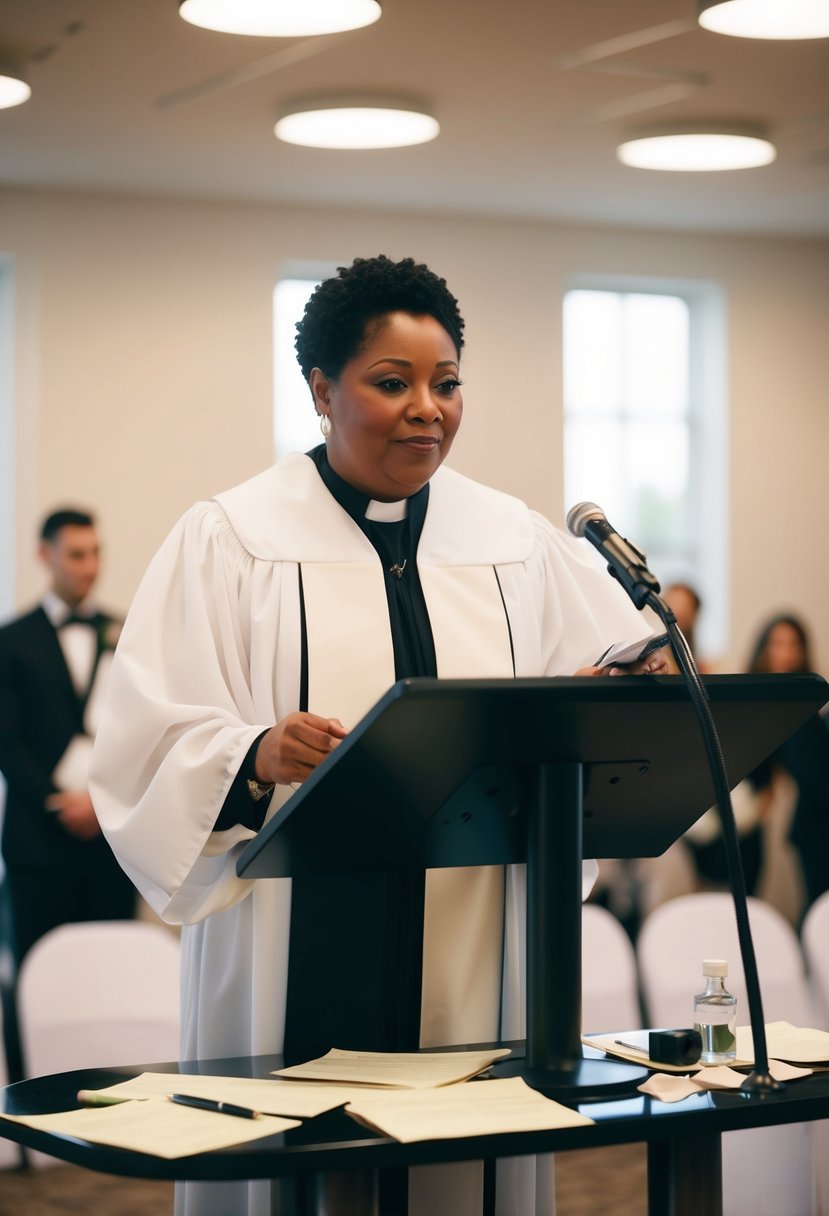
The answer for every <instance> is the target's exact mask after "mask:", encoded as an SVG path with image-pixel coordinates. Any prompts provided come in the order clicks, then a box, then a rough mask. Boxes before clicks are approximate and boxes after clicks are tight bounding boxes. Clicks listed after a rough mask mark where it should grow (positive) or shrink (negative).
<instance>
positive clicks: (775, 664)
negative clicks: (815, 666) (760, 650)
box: [766, 622, 806, 674]
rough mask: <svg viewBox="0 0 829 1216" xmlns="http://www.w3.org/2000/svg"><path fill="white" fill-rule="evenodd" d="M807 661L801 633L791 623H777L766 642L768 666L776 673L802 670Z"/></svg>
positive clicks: (768, 668)
mask: <svg viewBox="0 0 829 1216" xmlns="http://www.w3.org/2000/svg"><path fill="white" fill-rule="evenodd" d="M805 662H806V656H805V654H804V653H803V644H802V642H801V640H800V634H799V633H798V632H797V630H796V629H793V628H792V626H791V625H787V624H785V622H781V623H780V624H779V625H775V626H774V628H773V629H772V631H771V633H770V634H769V640H768V642H767V643H766V667H767V670H768V671H770V672H773V673H774V674H785V673H787V672H791V671H802V670H803V667H804V664H805Z"/></svg>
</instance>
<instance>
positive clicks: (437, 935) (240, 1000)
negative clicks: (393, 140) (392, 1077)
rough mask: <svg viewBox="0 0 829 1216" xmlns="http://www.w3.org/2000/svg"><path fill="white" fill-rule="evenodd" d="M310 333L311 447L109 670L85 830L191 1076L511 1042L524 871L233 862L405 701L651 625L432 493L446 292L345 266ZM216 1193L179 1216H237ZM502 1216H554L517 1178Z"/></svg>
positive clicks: (275, 478)
mask: <svg viewBox="0 0 829 1216" xmlns="http://www.w3.org/2000/svg"><path fill="white" fill-rule="evenodd" d="M297 329H298V336H297V340H296V348H297V354H298V358H299V362H300V365H301V368H302V372H303V375H304V376H305V377H306V379H307V381H308V384H309V386H310V390H311V394H312V397H313V402H314V406H315V408H316V411H317V413H318V414H319V416H320V425H321V430H322V434H323V436H324V438H325V442H324V443H323V444H321V445H320V446H319V447H318V448H315V449H314V450H313V451H311V452H309V453H307V454H306V455H301V454H294V455H291V456H289V457H288V458H287V459H286V460H284V461H283V462H281V463H280V464H279V465H277V466H276V467H274V468H271V469H269V470H268V471H267V472H265V473H262V474H260V475H259V476H258V477H255V478H254V479H253V480H252V481H249V482H247V483H245V484H244V485H242V486H239V487H237V488H236V489H233V490H229V491H227V492H226V493H223V494H219V495H218V496H217V497H216V498H215V499H213V500H212V501H210V502H202V503H199V504H197V505H196V506H194V507H193V508H192V509H191V510H190V511H188V512H187V514H186V515H185V516H184V518H183V519H182V520H181V521H180V523H179V524H178V525H177V526H176V527H175V528H174V529H173V532H172V533H171V535H170V536H169V538H168V539H167V541H166V542H165V544H164V545H163V546H162V548H161V550H160V552H159V553H158V554H157V556H156V558H155V559H154V561H153V563H152V565H151V566H150V569H149V571H148V572H147V575H146V577H145V579H144V582H143V584H142V586H141V588H140V590H139V592H138V595H137V597H136V600H135V603H134V606H133V609H132V611H131V612H130V615H129V618H128V620H127V624H126V627H125V630H124V634H123V637H122V641H121V645H120V647H119V651H118V656H117V659H116V663H115V670H114V672H113V686H112V693H111V697H110V701H109V706H108V715H107V720H108V725H107V727H106V728H105V729H104V731H103V733H102V735H101V736H100V737H99V741H98V746H97V749H96V757H95V778H94V797H95V805H96V808H97V811H98V815H99V818H100V820H101V823H102V824H103V827H104V830H105V832H106V834H107V837H108V839H109V841H110V843H111V844H112V847H113V849H114V850H115V852H116V854H117V855H118V856H119V858H120V859H121V862H122V864H123V866H124V868H125V869H126V870H127V872H128V873H129V874H130V875H131V876H132V878H133V880H134V881H135V883H136V885H137V886H138V887H139V888H140V890H142V891H143V892H144V894H145V896H146V897H147V899H148V900H149V902H150V903H151V904H152V905H153V906H154V907H155V909H156V911H157V912H158V913H159V915H160V916H162V917H163V918H164V919H165V920H168V921H171V922H177V923H180V924H183V925H185V930H184V932H183V935H182V942H183V950H184V1014H183V1016H184V1029H183V1041H182V1053H183V1055H184V1056H185V1057H198V1056H201V1057H210V1056H236V1055H247V1054H259V1053H265V1052H279V1051H282V1050H283V1047H284V1049H285V1052H286V1053H287V1054H289V1055H290V1056H292V1057H297V1058H303V1057H304V1058H307V1057H308V1056H311V1055H314V1054H318V1053H319V1052H323V1051H326V1050H327V1049H328V1048H330V1047H331V1046H338V1047H351V1048H373V1049H380V1050H395V1049H398V1050H401V1049H406V1048H412V1047H417V1046H418V1044H420V1045H433V1044H451V1043H471V1042H476V1041H477V1042H480V1041H488V1040H495V1039H498V1038H499V1037H503V1038H517V1037H520V1036H521V1034H522V1031H523V1021H522V1019H523V1010H522V1008H521V1000H522V992H521V985H520V984H519V982H518V979H517V977H518V975H519V972H520V968H521V963H520V961H519V960H520V953H521V949H522V941H521V934H522V922H523V913H522V908H523V898H524V896H523V886H522V884H523V871H522V870H521V869H520V868H519V867H509V868H508V870H507V872H506V873H505V872H504V871H503V870H502V869H501V868H499V867H487V868H480V869H462V870H442V871H431V872H430V873H429V874H428V877H427V880H426V884H425V895H424V890H423V878H422V876H420V877H419V878H418V879H417V880H415V879H405V880H404V879H403V878H402V877H401V876H400V875H378V876H370V877H366V876H353V877H350V878H343V879H327V880H325V882H322V881H318V882H315V881H313V880H310V879H309V880H304V881H299V880H295V881H294V882H293V883H291V882H289V881H287V880H286V881H266V882H263V881H260V882H258V883H254V882H251V881H246V880H244V879H240V878H238V877H237V876H236V860H237V858H238V856H239V853H240V852H241V850H242V849H243V848H244V846H245V845H246V843H247V842H248V841H249V840H250V839H251V837H252V836H253V835H254V834H255V833H256V832H257V831H258V830H259V829H260V828H261V827H262V824H263V822H264V820H265V819H266V818H267V817H268V816H269V815H272V814H273V813H274V811H275V810H276V809H277V808H278V807H279V806H280V805H281V804H282V803H284V802H285V801H286V800H287V798H288V797H289V796H290V794H291V792H292V784H293V783H296V782H301V781H303V780H304V779H305V778H306V777H308V776H309V774H311V773H312V772H313V771H314V769H315V768H316V766H317V765H318V764H319V763H320V762H321V761H322V760H324V759H325V757H326V756H327V755H329V753H330V752H331V751H332V749H333V748H335V747H336V746H337V745H338V743H339V742H340V741H341V740H342V739H343V738H344V737H345V735H346V732H347V730H348V728H349V727H350V726H352V725H353V724H354V723H356V722H357V721H358V719H359V718H360V717H361V716H362V715H364V714H365V713H366V711H367V710H368V709H369V708H370V707H371V706H372V704H374V703H375V702H376V701H377V700H378V698H380V697H381V696H382V694H383V693H384V692H386V690H387V689H388V688H389V687H390V685H391V684H393V683H394V681H395V680H396V679H399V678H401V677H406V676H433V677H434V676H441V677H469V676H478V677H512V676H537V675H542V674H544V675H557V674H572V673H574V672H577V671H579V670H580V669H581V670H582V671H583V672H584V673H586V674H591V675H595V674H600V671H599V669H597V668H595V667H592V666H589V664H590V663H591V662H592V661H593V660H595V657H596V656H597V655H599V654H601V653H602V652H603V650H604V648H605V647H606V646H607V645H608V644H609V643H611V642H614V641H618V640H620V639H623V638H626V637H629V636H631V635H632V636H640V635H641V633H642V632H643V630H642V622H641V618H640V617H639V615H638V613H637V612H636V611H635V610H634V608H633V607H632V606H631V605H630V604H629V602H628V601H627V599H626V598H625V596H624V594H623V593H622V592H621V591H620V589H619V588H618V586H617V585H616V584H615V583H614V581H613V580H612V579H609V578H608V577H607V575H606V574H605V572H604V571H603V570H602V569H601V568H600V567H599V566H598V564H596V563H595V562H594V561H593V558H592V554H591V553H590V552H589V551H588V550H587V547H586V546H585V547H584V548H581V547H580V546H578V544H577V543H576V542H572V541H570V540H569V538H567V537H565V536H564V535H563V534H561V533H560V532H558V531H557V530H556V529H555V528H553V527H552V526H551V525H550V524H549V523H548V522H547V521H546V520H545V519H543V518H542V517H541V516H539V515H537V514H536V513H534V512H533V511H530V510H529V509H528V508H527V507H526V506H525V505H524V504H523V503H521V502H519V501H518V500H516V499H514V498H510V497H508V496H507V495H505V494H502V493H499V492H498V491H496V490H492V489H489V488H488V487H486V486H483V485H479V484H477V483H476V482H473V481H470V480H469V479H468V478H466V477H463V476H461V475H460V474H458V473H455V472H452V471H450V470H449V469H448V468H446V467H445V466H444V461H445V459H446V457H447V455H448V454H449V451H450V448H451V446H452V442H453V440H454V438H455V435H456V434H457V431H458V428H459V426H460V423H461V414H462V410H463V399H462V394H461V380H460V366H459V364H460V357H461V348H462V346H463V329H464V322H463V319H462V318H461V315H460V312H459V310H458V304H457V301H456V300H455V298H454V296H452V294H451V293H450V292H449V290H448V289H447V287H446V284H445V281H444V280H443V279H439V278H438V277H437V276H436V275H435V274H433V273H432V272H431V271H430V270H428V269H427V267H426V266H423V265H416V264H415V262H414V261H413V260H412V259H405V260H403V261H401V262H392V261H390V260H389V259H388V258H385V257H376V258H369V259H357V260H356V261H355V262H354V263H353V265H351V266H350V267H348V268H342V269H341V270H340V271H339V273H338V274H337V276H335V277H334V278H331V279H328V280H327V281H326V282H324V283H323V284H322V285H321V286H320V287H319V288H318V289H317V290H316V292H315V293H314V295H313V296H312V297H311V300H310V302H309V304H308V306H307V308H306V310H305V314H304V317H303V319H302V321H301V322H300V323H299V325H298V327H297ZM504 416H505V418H506V417H507V416H509V417H510V418H511V425H512V426H513V427H515V426H517V425H520V415H518V416H516V414H515V412H514V411H510V414H509V415H507V414H506V413H505V415H504ZM585 664H587V665H588V666H587V667H586V668H585ZM664 669H665V660H664V657H663V655H662V654H661V653H657V654H656V655H654V656H651V657H650V658H649V659H648V660H646V662H645V664H641V665H640V670H647V671H662V670H664ZM390 813H393V808H390ZM449 926H451V931H449V928H448V927H449ZM421 959H422V974H421ZM441 1168H445V1167H441ZM464 1169H465V1170H466V1173H467V1175H468V1169H469V1167H464ZM413 1175H414V1176H415V1177H413V1182H412V1186H413V1190H414V1192H415V1195H416V1196H417V1197H419V1198H417V1197H416V1198H415V1200H414V1201H413V1207H412V1210H413V1211H414V1210H416V1209H417V1207H418V1204H421V1205H422V1204H423V1202H424V1201H425V1202H426V1203H429V1204H430V1206H432V1207H433V1210H434V1204H435V1202H437V1210H443V1211H450V1210H451V1211H452V1212H453V1213H454V1214H455V1216H461V1214H462V1213H465V1212H475V1211H480V1188H479V1184H478V1182H477V1180H473V1181H469V1180H468V1178H467V1181H466V1182H464V1183H462V1184H461V1185H460V1186H458V1187H455V1184H454V1183H451V1182H448V1181H447V1180H446V1179H445V1178H444V1179H443V1181H442V1182H441V1183H440V1184H439V1185H440V1186H442V1187H443V1188H444V1189H443V1190H442V1191H441V1192H440V1194H441V1199H440V1200H438V1201H436V1200H435V1199H434V1198H432V1199H429V1197H428V1193H429V1186H430V1185H432V1183H431V1182H430V1181H429V1177H430V1176H429V1174H428V1171H427V1172H426V1175H425V1176H424V1175H423V1174H421V1172H420V1171H413ZM417 1175H420V1181H418V1177H417ZM424 1177H425V1178H426V1180H425V1181H424ZM431 1178H432V1182H433V1180H434V1174H432V1175H431ZM476 1178H477V1175H476ZM539 1185H540V1187H541V1190H542V1191H543V1190H544V1188H545V1187H547V1189H548V1190H549V1185H548V1182H547V1181H545V1180H544V1179H542V1180H541V1182H540V1184H539ZM418 1186H422V1187H423V1188H424V1189H423V1190H420V1191H418V1189H417V1188H418ZM447 1187H451V1188H452V1190H451V1196H452V1197H451V1200H448V1199H447V1194H448V1193H449V1192H448V1191H447V1189H446V1188H447ZM221 1190H222V1188H217V1187H215V1186H213V1187H211V1188H209V1193H207V1194H205V1193H201V1194H199V1195H198V1196H196V1194H195V1192H192V1191H191V1194H190V1196H189V1197H188V1207H187V1212H188V1213H190V1212H193V1211H196V1210H198V1211H199V1212H207V1211H213V1210H215V1211H220V1212H223V1213H225V1212H228V1211H233V1212H234V1213H241V1212H242V1211H243V1210H244V1206H243V1202H242V1201H240V1199H239V1198H237V1199H236V1200H235V1201H233V1203H231V1201H230V1200H229V1199H228V1198H227V1196H226V1195H224V1194H222V1193H221ZM499 1193H500V1194H503V1195H504V1196H505V1198H506V1196H507V1193H508V1192H507V1189H506V1188H503V1189H502V1188H500V1184H499ZM540 1193H541V1192H539V1194H540ZM424 1196H425V1200H424ZM257 1202H258V1200H257ZM509 1202H510V1203H511V1204H513V1206H512V1207H511V1208H510V1210H511V1211H518V1210H519V1207H520V1209H521V1210H522V1211H523V1210H525V1211H527V1212H531V1211H532V1212H539V1213H541V1212H543V1211H547V1210H548V1206H549V1205H548V1204H547V1201H546V1200H544V1199H542V1198H538V1199H537V1197H536V1193H535V1174H534V1173H533V1175H532V1177H531V1178H530V1177H528V1175H527V1171H524V1173H523V1174H522V1175H521V1178H519V1177H518V1173H515V1177H514V1185H512V1186H511V1187H510V1189H509ZM550 1202H551V1200H550ZM214 1203H215V1207H214V1206H212V1205H213V1204H214ZM447 1204H448V1206H447ZM516 1205H517V1206H516ZM251 1210H253V1209H251ZM257 1210H258V1209H257ZM420 1210H423V1209H422V1206H421V1208H420Z"/></svg>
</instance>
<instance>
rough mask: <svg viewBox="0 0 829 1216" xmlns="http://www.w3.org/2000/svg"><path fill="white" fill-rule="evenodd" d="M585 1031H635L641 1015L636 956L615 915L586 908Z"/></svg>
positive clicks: (596, 907)
mask: <svg viewBox="0 0 829 1216" xmlns="http://www.w3.org/2000/svg"><path fill="white" fill-rule="evenodd" d="M581 925H582V948H581V960H582V961H581V982H582V1030H583V1031H584V1032H585V1033H588V1034H590V1033H592V1032H596V1033H599V1032H601V1031H607V1030H635V1029H636V1028H637V1027H638V1026H639V1025H640V1023H641V1021H642V1015H641V1013H640V1012H639V995H638V981H637V975H636V956H635V954H634V952H633V946H632V944H631V941H630V938H629V937H628V935H627V933H626V932H625V931H624V929H623V928H622V926H621V925H620V923H619V921H618V920H617V919H616V917H615V916H614V915H613V914H612V912H608V911H607V909H606V908H602V907H600V906H599V905H598V904H583V905H582V922H581Z"/></svg>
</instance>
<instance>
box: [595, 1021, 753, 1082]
mask: <svg viewBox="0 0 829 1216" xmlns="http://www.w3.org/2000/svg"><path fill="white" fill-rule="evenodd" d="M649 1034H650V1030H617V1031H615V1032H614V1033H613V1034H585V1035H582V1039H581V1041H582V1043H585V1044H586V1045H587V1046H588V1047H596V1048H598V1049H599V1051H606V1052H607V1054H608V1055H610V1056H618V1058H619V1059H620V1060H629V1061H630V1063H631V1064H641V1065H642V1066H643V1068H653V1069H656V1070H658V1071H659V1072H664V1073H672V1072H675V1073H683V1074H684V1073H688V1072H696V1071H697V1070H698V1069H700V1068H709V1067H711V1065H708V1064H664V1063H663V1062H662V1060H652V1059H651V1058H650V1056H649V1055H648V1036H649ZM737 1034H738V1036H739V1030H738V1031H737ZM619 1039H621V1041H622V1043H619V1042H618V1040H619ZM749 1042H750V1040H749ZM622 1044H630V1045H631V1046H632V1047H634V1048H637V1047H638V1048H641V1050H640V1051H636V1050H630V1049H629V1048H628V1047H627V1046H622ZM751 1063H752V1057H751V1056H746V1057H744V1056H743V1055H742V1053H741V1051H740V1039H739V1037H738V1038H737V1059H736V1060H735V1061H734V1066H735V1067H736V1068H749V1067H750V1066H751Z"/></svg>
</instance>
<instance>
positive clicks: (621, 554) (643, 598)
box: [567, 502, 784, 1097]
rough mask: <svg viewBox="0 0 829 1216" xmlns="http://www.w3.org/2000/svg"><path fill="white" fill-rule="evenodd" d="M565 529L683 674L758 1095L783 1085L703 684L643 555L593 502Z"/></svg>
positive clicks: (748, 1089)
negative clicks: (598, 558)
mask: <svg viewBox="0 0 829 1216" xmlns="http://www.w3.org/2000/svg"><path fill="white" fill-rule="evenodd" d="M567 529H568V531H569V532H571V533H572V535H573V536H579V537H584V538H585V539H586V540H589V541H590V543H591V544H592V545H594V546H595V547H596V548H597V549H598V551H599V552H600V553H601V555H602V556H603V557H604V558H605V560H606V561H607V563H608V571H609V573H610V574H612V575H613V577H614V578H616V579H618V581H619V582H620V583H621V585H622V586H623V587H624V589H625V591H626V592H627V593H628V595H629V596H630V598H631V599H632V600H633V602H634V604H635V605H636V607H637V608H644V607H645V606H647V607H649V608H651V609H652V610H653V611H654V612H655V613H656V615H657V616H658V617H659V619H660V620H661V621H662V623H663V624H664V626H665V628H666V630H667V632H668V636H669V637H670V639H671V649H672V650H673V652H674V656H675V658H676V661H677V663H678V665H679V669H680V671H681V672H682V675H683V677H684V679H685V684H686V686H687V688H688V695H689V697H690V700H691V704H692V706H693V708H694V711H695V713H696V716H697V722H698V724H699V728H700V733H701V734H702V739H703V743H704V745H705V754H706V756H707V759H708V767H709V770H710V772H711V779H712V782H713V785H714V794H715V805H716V807H717V813H718V815H719V819H720V824H721V825H722V832H723V840H724V842H725V852H726V858H727V861H728V872H729V878H730V885H731V895H732V898H733V900H734V914H735V918H736V922H737V938H738V941H739V944H740V957H741V959H742V963H743V974H744V977H745V982H746V995H747V997H748V1009H749V1020H750V1022H751V1036H752V1040H753V1043H754V1069H753V1071H752V1073H751V1075H750V1076H749V1077H748V1078H747V1079H746V1080H745V1081H744V1082H743V1084H742V1086H741V1087H740V1088H741V1090H742V1091H743V1092H744V1093H746V1094H748V1095H752V1096H758V1097H762V1096H764V1095H765V1094H767V1093H770V1092H772V1091H774V1090H780V1089H783V1088H784V1087H783V1086H782V1085H781V1083H780V1082H779V1081H775V1079H774V1078H773V1077H772V1075H771V1073H770V1072H769V1059H768V1047H767V1045H766V1027H765V1020H764V1017H763V1002H762V997H761V995H760V979H759V976H758V974H757V959H756V957H755V953H754V942H753V940H752V937H751V926H750V924H749V919H748V903H747V901H746V884H745V876H744V874H743V862H742V858H741V856H740V845H739V840H738V837H737V822H736V820H735V818H734V808H733V806H732V805H731V792H730V790H731V785H730V782H729V780H728V773H727V771H726V767H725V758H724V756H723V753H722V746H721V744H720V739H719V735H718V733H717V728H716V725H715V723H714V717H713V714H712V713H711V706H710V704H709V701H708V694H707V692H706V690H705V685H704V684H703V681H702V679H701V677H700V674H699V671H698V670H697V666H696V663H695V662H694V657H693V655H692V654H691V649H690V647H689V645H688V642H687V641H686V639H685V636H684V634H683V633H682V630H681V629H680V628H679V625H678V624H677V620H676V617H675V616H674V613H673V611H672V610H671V608H670V607H669V606H668V605H667V604H666V603H665V601H664V600H663V599H662V598H661V597H660V596H659V594H658V592H659V583H658V582H657V580H656V579H655V578H654V576H653V575H652V574H651V572H650V570H648V567H647V562H646V559H645V555H644V554H643V553H641V552H640V551H639V550H638V549H637V548H636V547H635V546H634V545H632V544H631V543H630V541H627V540H624V538H623V537H621V536H619V534H618V533H617V532H615V531H614V530H613V528H611V526H610V524H609V523H608V521H607V517H606V516H605V514H604V512H603V511H602V509H601V507H597V506H596V504H595V503H593V502H580V503H577V504H576V506H575V507H573V508H572V509H571V510H570V511H569V512H568V514H567Z"/></svg>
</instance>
